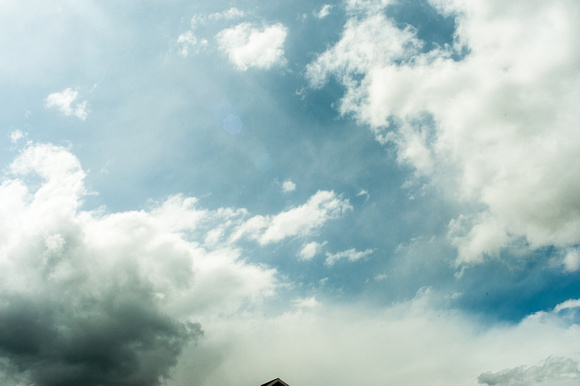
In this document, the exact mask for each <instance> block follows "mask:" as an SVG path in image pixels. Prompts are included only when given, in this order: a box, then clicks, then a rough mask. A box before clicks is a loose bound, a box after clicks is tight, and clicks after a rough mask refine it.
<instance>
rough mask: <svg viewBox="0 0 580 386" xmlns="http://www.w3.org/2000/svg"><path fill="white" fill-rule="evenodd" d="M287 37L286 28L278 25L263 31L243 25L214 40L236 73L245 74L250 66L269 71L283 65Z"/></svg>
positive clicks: (267, 27)
mask: <svg viewBox="0 0 580 386" xmlns="http://www.w3.org/2000/svg"><path fill="white" fill-rule="evenodd" d="M286 34H287V29H286V27H284V26H283V25H282V24H280V23H277V24H272V25H266V26H264V27H262V28H259V27H256V26H255V25H253V24H250V23H242V24H238V25H237V26H235V27H232V28H228V29H225V30H222V31H221V32H219V33H218V34H217V35H216V39H217V41H218V44H219V48H220V50H221V51H222V52H224V53H225V54H227V55H228V59H229V61H230V62H231V63H232V64H233V65H234V66H235V67H236V68H237V69H238V70H240V71H246V70H247V69H248V68H251V67H255V68H264V69H268V68H271V67H273V66H277V65H282V64H284V63H285V59H284V47H283V45H284V40H285V39H286Z"/></svg>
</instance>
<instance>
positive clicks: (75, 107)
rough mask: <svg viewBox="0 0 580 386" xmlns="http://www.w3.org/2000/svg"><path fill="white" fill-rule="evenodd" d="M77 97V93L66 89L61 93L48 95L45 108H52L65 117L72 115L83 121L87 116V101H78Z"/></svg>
mask: <svg viewBox="0 0 580 386" xmlns="http://www.w3.org/2000/svg"><path fill="white" fill-rule="evenodd" d="M78 97H79V93H78V91H74V90H73V89H71V88H67V89H65V90H64V91H62V92H55V93H52V94H49V95H48V96H47V97H46V100H45V102H46V107H48V108H53V107H54V108H56V109H57V110H58V111H60V112H61V113H63V114H64V115H65V116H67V117H69V116H71V115H73V116H75V117H77V118H78V119H80V120H81V121H84V120H85V119H87V116H88V115H89V111H88V106H87V101H78Z"/></svg>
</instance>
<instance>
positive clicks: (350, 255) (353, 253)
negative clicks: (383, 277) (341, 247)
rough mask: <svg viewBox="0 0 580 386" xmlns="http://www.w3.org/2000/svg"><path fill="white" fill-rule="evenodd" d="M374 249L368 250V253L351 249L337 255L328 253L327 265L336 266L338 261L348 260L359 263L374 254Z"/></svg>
mask: <svg viewBox="0 0 580 386" xmlns="http://www.w3.org/2000/svg"><path fill="white" fill-rule="evenodd" d="M372 253H373V250H372V249H367V250H366V251H357V250H356V249H349V250H346V251H342V252H337V253H329V252H327V253H326V261H325V264H326V265H334V263H336V262H337V261H338V260H341V259H347V260H348V261H357V260H360V259H362V258H364V257H367V256H368V255H370V254H372Z"/></svg>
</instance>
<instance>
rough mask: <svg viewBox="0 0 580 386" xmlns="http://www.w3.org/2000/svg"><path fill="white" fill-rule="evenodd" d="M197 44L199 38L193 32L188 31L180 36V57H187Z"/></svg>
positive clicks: (178, 39)
mask: <svg viewBox="0 0 580 386" xmlns="http://www.w3.org/2000/svg"><path fill="white" fill-rule="evenodd" d="M196 44H197V38H196V37H195V35H194V34H193V32H192V31H187V32H184V33H182V34H181V35H179V37H178V38H177V45H178V46H179V51H178V52H179V55H181V56H183V57H186V56H188V55H189V54H190V52H191V50H192V49H193V48H194V47H195V45H196Z"/></svg>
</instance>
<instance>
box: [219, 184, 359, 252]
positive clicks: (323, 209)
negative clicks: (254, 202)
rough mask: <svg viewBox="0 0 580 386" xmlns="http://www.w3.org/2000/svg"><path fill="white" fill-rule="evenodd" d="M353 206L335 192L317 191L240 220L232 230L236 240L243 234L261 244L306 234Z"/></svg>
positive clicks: (233, 239) (232, 238) (232, 237)
mask: <svg viewBox="0 0 580 386" xmlns="http://www.w3.org/2000/svg"><path fill="white" fill-rule="evenodd" d="M350 209H352V207H351V206H350V204H349V202H348V200H347V199H343V198H341V197H340V196H337V195H336V194H335V193H334V192H329V191H318V192H317V193H316V194H314V195H313V196H312V197H310V198H309V199H308V202H306V203H305V204H304V205H302V206H299V207H297V208H293V209H290V210H288V211H286V212H282V213H279V214H277V215H275V216H254V217H252V218H250V219H249V220H247V221H245V222H244V223H243V224H241V225H240V226H239V227H238V229H237V230H236V231H235V232H234V233H233V234H232V236H231V238H230V240H231V241H235V240H237V239H239V238H240V237H243V236H246V237H249V238H252V239H256V240H258V242H259V243H260V244H261V245H265V244H270V243H275V242H278V241H280V240H282V239H285V238H287V237H295V236H308V235H310V234H311V233H312V232H313V231H315V230H316V229H318V228H320V227H321V226H322V225H324V223H326V222H327V221H328V220H332V219H335V218H338V217H340V216H342V215H343V214H344V213H345V212H346V211H348V210H350Z"/></svg>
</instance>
